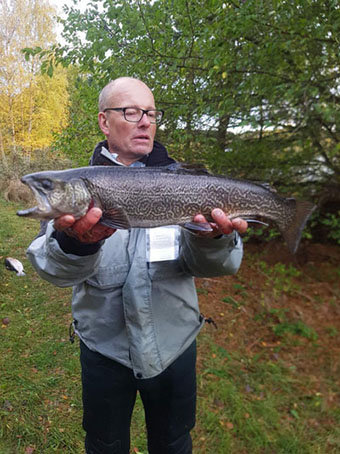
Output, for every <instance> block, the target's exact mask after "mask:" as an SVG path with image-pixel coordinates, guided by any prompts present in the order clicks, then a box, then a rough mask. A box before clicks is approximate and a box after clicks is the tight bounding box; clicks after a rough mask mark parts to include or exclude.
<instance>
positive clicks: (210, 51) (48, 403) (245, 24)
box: [0, 0, 340, 454]
mask: <svg viewBox="0 0 340 454" xmlns="http://www.w3.org/2000/svg"><path fill="white" fill-rule="evenodd" d="M338 3H339V2H338V1H337V0H290V1H288V0H247V1H244V0H232V1H231V0H226V1H221V0H204V1H203V0H176V1H173V0H154V1H152V2H150V1H146V0H127V1H119V0H91V1H89V2H88V3H87V7H84V2H80V1H79V0H74V1H73V3H70V4H69V5H71V6H65V7H64V16H63V17H64V18H63V19H62V20H61V19H59V22H60V26H61V27H62V30H63V31H62V35H61V36H60V35H59V36H57V35H56V33H55V31H54V30H55V26H56V23H57V17H56V11H55V8H54V7H53V6H51V4H50V3H49V2H48V1H47V0H1V2H0V58H1V68H0V106H1V109H0V193H1V198H0V212H1V221H0V258H1V257H2V259H3V258H4V257H6V256H8V255H12V256H16V257H17V258H19V259H22V261H23V262H24V264H25V267H26V268H27V276H26V277H24V278H22V279H21V280H20V281H18V278H17V276H15V275H14V274H10V273H9V272H7V271H6V270H4V269H2V270H1V269H0V275H1V283H0V293H1V295H2V296H1V299H0V321H1V320H2V327H1V330H0V335H1V347H0V349H1V355H0V358H1V359H0V363H1V364H0V369H1V382H0V422H1V426H0V451H1V452H2V453H4V454H12V453H13V454H32V453H39V454H42V453H43V454H45V453H46V454H49V453H52V452H56V453H60V452H66V453H68V454H70V453H73V452H74V453H78V452H81V450H82V438H83V434H82V432H81V425H80V419H81V409H80V407H81V403H80V389H79V365H78V351H77V348H75V347H74V346H72V345H70V344H69V343H68V340H67V329H68V324H69V321H70V310H69V300H70V292H69V291H68V290H60V289H58V290H57V289H55V288H54V287H50V286H49V285H47V284H46V283H45V282H42V281H41V280H40V279H39V278H38V277H37V275H36V274H35V273H34V272H33V270H32V269H31V268H30V265H29V264H28V263H27V261H26V260H25V258H24V257H25V255H24V251H25V248H26V247H27V245H28V243H29V242H30V241H31V239H32V238H33V237H34V235H35V234H36V232H37V224H36V223H35V222H34V221H30V220H25V222H23V221H22V220H19V219H17V218H16V217H15V211H16V209H17V208H18V205H17V203H20V206H22V204H24V203H26V201H28V200H29V198H30V195H29V194H28V193H27V191H26V190H25V189H24V188H23V186H22V185H21V184H20V182H19V177H20V176H21V175H22V174H25V173H28V172H31V171H34V170H38V169H46V168H59V169H60V168H64V167H72V166H79V165H84V164H85V165H86V164H87V163H88V160H89V157H90V155H91V153H92V150H93V148H94V145H95V144H96V142H97V141H99V140H102V135H101V134H100V131H99V129H98V126H97V120H96V118H97V98H98V93H99V91H100V90H101V88H103V86H104V85H105V84H106V83H107V82H109V81H110V80H112V79H114V78H115V77H119V76H125V75H130V76H135V77H139V78H141V79H142V80H144V81H145V82H146V83H147V84H148V85H149V86H150V87H151V88H152V89H153V91H154V93H155V98H156V100H157V106H158V107H159V108H162V109H164V110H165V111H166V114H165V119H164V123H163V124H162V126H161V127H160V128H159V130H158V133H157V134H158V139H159V140H161V141H162V142H163V143H164V144H165V145H166V146H167V148H168V150H169V152H170V153H171V155H173V156H174V157H175V158H177V159H178V160H179V161H185V162H189V163H200V164H204V165H205V166H206V167H207V168H208V169H210V170H211V171H213V172H219V173H223V174H227V175H230V176H234V177H238V178H247V179H251V180H256V181H266V182H268V183H270V184H272V185H273V186H274V187H275V188H276V189H277V190H278V191H279V192H280V193H282V194H286V195H292V196H295V197H299V198H300V197H301V198H307V199H309V200H312V201H313V202H314V203H315V204H316V205H317V207H318V209H317V210H316V212H315V213H314V214H313V217H312V218H311V220H310V221H309V223H308V226H307V228H306V229H305V231H304V237H305V238H304V241H303V244H302V247H301V249H300V252H299V254H298V256H297V258H295V259H292V257H285V255H284V252H283V249H282V248H281V245H280V243H277V242H275V241H273V238H274V237H275V236H276V232H275V231H274V230H272V229H268V228H263V227H261V228H256V229H252V230H251V232H250V234H249V236H250V239H251V240H252V243H253V244H251V243H249V242H248V243H247V247H246V254H247V255H246V257H245V260H244V265H243V269H242V270H241V272H240V273H239V274H238V275H237V276H235V277H233V278H231V279H228V281H226V280H223V279H222V280H213V281H211V280H202V281H198V286H199V292H200V303H201V307H202V310H204V311H207V312H209V313H210V314H211V315H212V316H214V317H215V318H216V319H217V321H218V327H219V329H218V330H217V331H216V332H215V331H213V330H212V331H211V330H210V331H209V330H207V331H205V332H204V334H203V335H202V336H201V337H200V341H199V342H200V343H199V348H200V355H199V380H200V382H199V391H200V396H199V398H200V402H199V414H198V426H197V430H196V431H195V434H194V442H195V447H196V449H197V450H198V452H204V453H206V454H209V453H210V452H211V453H214V454H215V453H219V452H221V454H222V453H223V454H224V453H225V452H228V451H230V452H234V453H237V454H243V453H245V454H248V453H250V452H251V453H254V454H257V453H258V454H269V453H273V452H275V453H279V454H281V453H282V454H287V453H294V454H299V453H303V454H305V453H306V454H317V453H332V454H333V453H334V454H335V453H336V452H339V449H340V441H339V439H340V438H339V437H340V436H339V431H338V427H339V411H338V408H339V396H338V389H339V382H338V377H339V364H338V359H337V358H338V357H339V356H338V353H339V344H338V341H337V339H338V337H339V336H338V333H339V330H340V323H339V312H338V303H339V298H340V296H339V285H338V281H339V277H340V271H339V261H340V258H339V245H340V148H339V138H340V113H339V106H340V103H339V101H340V90H339V86H340V85H339V81H340V72H339V68H340V53H339V48H340V46H339V44H340V42H339V41H340V38H339V37H340V7H339V4H338ZM4 199H5V200H6V201H5V200H4ZM245 239H246V240H247V238H245ZM266 241H267V242H269V248H268V249H267V246H266V243H265V242H266ZM254 243H255V246H256V245H257V244H260V248H261V252H260V253H259V252H258V251H257V249H256V250H254V249H252V247H254ZM320 243H323V244H320ZM276 244H278V249H277V251H276V252H275V245H276ZM322 248H324V249H322ZM2 259H1V260H2ZM292 260H293V261H292ZM294 260H295V261H294ZM18 282H20V284H18ZM142 420H143V415H142V408H141V406H140V405H138V407H137V409H136V412H135V422H134V427H133V445H132V446H133V447H134V448H135V449H134V452H137V451H141V452H144V453H145V450H146V447H145V436H144V432H141V431H140V427H141V425H142Z"/></svg>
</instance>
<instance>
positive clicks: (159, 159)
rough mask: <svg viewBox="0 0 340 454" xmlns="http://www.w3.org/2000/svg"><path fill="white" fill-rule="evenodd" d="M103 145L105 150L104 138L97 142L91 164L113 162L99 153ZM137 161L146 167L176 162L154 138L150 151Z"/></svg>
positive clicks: (106, 146)
mask: <svg viewBox="0 0 340 454" xmlns="http://www.w3.org/2000/svg"><path fill="white" fill-rule="evenodd" d="M103 146H104V147H105V148H106V149H107V150H108V149H109V146H108V143H107V141H106V140H103V141H102V142H99V143H98V144H97V146H96V148H95V150H94V152H93V155H92V157H91V159H90V165H91V166H105V165H114V163H113V162H112V161H110V159H108V158H107V157H105V156H103V155H102V154H101V151H102V147H103ZM139 161H140V162H142V163H143V164H145V166H146V167H163V166H168V165H170V164H173V163H175V162H176V161H175V160H174V159H172V158H170V156H169V155H168V152H167V150H166V148H165V147H164V146H163V145H162V144H161V143H159V142H157V141H156V140H155V141H154V144H153V149H152V151H151V153H149V154H148V155H146V156H143V157H142V158H141V159H140V160H139Z"/></svg>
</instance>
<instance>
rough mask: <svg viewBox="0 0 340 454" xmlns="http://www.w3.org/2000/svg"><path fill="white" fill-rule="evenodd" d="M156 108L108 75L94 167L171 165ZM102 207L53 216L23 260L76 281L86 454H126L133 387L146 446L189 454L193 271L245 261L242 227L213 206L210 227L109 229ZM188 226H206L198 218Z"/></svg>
mask: <svg viewBox="0 0 340 454" xmlns="http://www.w3.org/2000/svg"><path fill="white" fill-rule="evenodd" d="M162 114H163V112H162V111H158V110H157V109H156V107H155V101H154V97H153V94H152V92H151V90H150V89H149V88H148V87H147V86H146V85H145V84H144V83H143V82H141V81H140V80H137V79H133V78H128V77H123V78H119V79H116V80H114V81H112V82H110V83H109V84H108V85H107V86H106V87H104V89H103V90H102V92H101V94H100V97H99V115H98V121H99V126H100V128H101V130H102V131H103V133H104V135H105V136H106V141H104V142H101V143H100V144H98V145H97V147H96V149H95V151H94V154H93V156H92V159H91V165H98V164H100V165H125V166H140V167H143V166H148V167H150V166H151V167H152V166H164V165H168V164H170V163H173V162H174V161H173V159H171V158H170V157H169V156H168V154H167V152H166V150H165V148H164V147H163V146H162V145H161V144H159V143H158V142H156V141H154V137H155V133H156V126H157V123H159V122H160V121H161V118H162ZM100 218H101V210H100V209H99V208H96V207H92V208H90V209H89V211H88V212H87V214H86V215H85V216H84V217H83V218H81V219H79V220H75V219H74V218H73V216H71V215H65V216H62V217H60V218H59V219H56V220H54V223H50V224H49V225H48V227H47V230H46V233H45V234H43V235H41V236H40V237H38V238H36V239H35V240H34V241H33V243H32V244H31V245H30V247H29V249H28V257H29V259H30V260H31V262H32V264H33V266H34V267H35V268H36V270H37V271H38V273H39V274H40V275H41V276H42V277H43V278H44V279H46V280H48V281H50V282H52V283H54V284H55V285H58V286H60V287H66V286H72V287H73V301H72V312H73V317H74V327H75V330H76V333H77V334H78V336H79V338H80V349H81V367H82V385H83V406H84V417H83V426H84V429H85V431H86V439H85V447H86V453H87V454H128V453H129V447H130V435H129V432H130V420H131V414H132V410H133V407H134V403H135V399H136V393H137V391H139V393H140V395H141V398H142V401H143V405H144V409H145V418H146V427H147V435H148V450H149V453H150V454H189V453H191V452H192V443H191V437H190V430H191V429H192V428H193V427H194V424H195V404H196V373H195V360H196V345H195V338H196V336H197V334H198V332H199V331H200V329H201V327H202V326H203V324H204V317H203V316H202V315H201V314H200V312H199V308H198V303H197V295H196V290H195V286H194V279H193V276H216V275H224V274H232V273H235V272H236V271H237V270H238V268H239V266H240V263H241V259H242V242H241V240H240V238H239V235H238V234H237V231H238V232H244V231H245V230H246V228H247V223H246V222H245V221H243V220H241V219H235V220H233V221H231V220H230V219H228V218H227V217H226V216H225V214H224V213H223V212H222V211H221V210H219V209H215V210H213V211H212V218H213V220H214V222H213V223H211V226H212V231H211V232H203V233H201V232H200V233H195V232H190V231H188V230H185V229H181V228H180V227H178V226H170V227H163V228H161V229H132V230H131V231H127V230H117V231H115V230H113V229H110V228H108V227H105V226H103V225H101V224H100V223H99V220H100ZM194 222H196V223H201V222H206V220H205V218H204V217H203V216H202V215H201V214H199V213H198V214H197V216H195V218H194Z"/></svg>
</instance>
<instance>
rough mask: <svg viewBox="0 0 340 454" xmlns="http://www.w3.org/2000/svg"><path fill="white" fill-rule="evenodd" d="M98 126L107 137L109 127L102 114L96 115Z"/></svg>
mask: <svg viewBox="0 0 340 454" xmlns="http://www.w3.org/2000/svg"><path fill="white" fill-rule="evenodd" d="M98 124H99V127H100V129H101V130H102V132H103V133H104V134H105V135H106V136H107V135H108V134H109V125H108V122H107V118H106V115H105V113H104V112H99V114H98Z"/></svg>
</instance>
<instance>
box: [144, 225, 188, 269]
mask: <svg viewBox="0 0 340 454" xmlns="http://www.w3.org/2000/svg"><path fill="white" fill-rule="evenodd" d="M179 235H180V228H179V227H178V226H174V225H169V226H165V227H155V228H153V229H147V231H146V247H147V258H148V261H149V262H163V261H165V260H176V259H177V257H178V254H179Z"/></svg>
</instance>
